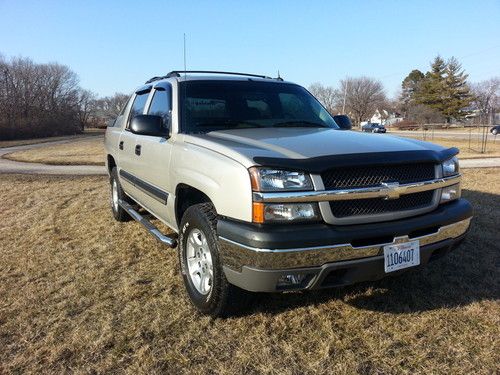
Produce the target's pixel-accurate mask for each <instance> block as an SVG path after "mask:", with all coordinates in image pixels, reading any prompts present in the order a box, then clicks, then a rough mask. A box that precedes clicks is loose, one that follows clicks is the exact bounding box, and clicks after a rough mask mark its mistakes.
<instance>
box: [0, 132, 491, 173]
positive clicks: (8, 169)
mask: <svg viewBox="0 0 500 375" xmlns="http://www.w3.org/2000/svg"><path fill="white" fill-rule="evenodd" d="M91 137H93V136H91ZM86 138H89V137H79V138H76V139H78V140H80V139H86ZM74 141H75V138H74V137H71V138H68V139H65V140H60V141H54V142H45V143H37V144H33V145H24V146H14V147H4V148H0V173H25V174H53V175H77V176H79V175H82V176H84V175H105V174H106V169H105V167H103V166H98V165H48V164H40V163H25V162H19V161H13V160H8V159H4V158H2V156H3V155H5V154H8V153H11V152H15V151H22V150H30V149H36V148H40V147H45V146H53V145H59V144H64V143H69V142H74ZM460 167H461V168H490V167H500V158H482V159H462V160H460Z"/></svg>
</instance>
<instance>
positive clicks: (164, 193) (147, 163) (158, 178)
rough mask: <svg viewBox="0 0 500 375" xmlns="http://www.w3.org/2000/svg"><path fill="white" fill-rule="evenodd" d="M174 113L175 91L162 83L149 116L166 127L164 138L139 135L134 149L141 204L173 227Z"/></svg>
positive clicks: (153, 98)
mask: <svg viewBox="0 0 500 375" xmlns="http://www.w3.org/2000/svg"><path fill="white" fill-rule="evenodd" d="M171 110H172V87H171V86H170V84H169V83H166V82H161V83H159V84H158V85H156V86H155V88H154V90H153V93H152V99H151V101H150V104H149V108H148V110H147V114H149V115H156V116H161V117H162V118H163V125H164V127H165V135H164V136H163V137H155V136H147V135H138V136H137V138H136V140H135V143H136V144H135V147H136V148H139V149H140V156H139V157H138V158H137V162H138V164H137V166H138V168H137V174H136V177H137V180H136V184H137V186H139V188H140V189H141V196H140V200H141V202H143V204H144V205H145V206H146V207H148V209H149V210H150V211H152V213H154V214H155V216H157V217H158V218H160V219H162V220H163V221H164V222H166V223H167V224H169V223H173V222H174V218H173V217H172V216H173V215H172V214H173V211H174V210H173V205H174V202H173V201H172V198H173V196H172V195H171V193H172V189H173V187H172V186H171V184H170V181H169V169H170V159H171V158H170V155H171V152H172V141H171V139H170V137H169V134H170V130H171V129H170V128H171V126H170V124H171V122H172V121H171ZM167 206H168V208H167Z"/></svg>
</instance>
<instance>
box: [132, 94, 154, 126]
mask: <svg viewBox="0 0 500 375" xmlns="http://www.w3.org/2000/svg"><path fill="white" fill-rule="evenodd" d="M148 96H149V92H145V93H141V94H138V95H136V96H135V99H134V102H133V103H132V107H131V108H130V114H129V116H128V124H127V128H128V127H129V126H130V120H132V119H133V118H134V117H135V116H137V115H142V113H143V111H144V106H145V105H146V101H147V100H148Z"/></svg>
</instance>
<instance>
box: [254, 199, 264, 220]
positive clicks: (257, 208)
mask: <svg viewBox="0 0 500 375" xmlns="http://www.w3.org/2000/svg"><path fill="white" fill-rule="evenodd" d="M252 221H253V222H254V223H258V224H262V223H263V222H264V203H257V202H253V204H252Z"/></svg>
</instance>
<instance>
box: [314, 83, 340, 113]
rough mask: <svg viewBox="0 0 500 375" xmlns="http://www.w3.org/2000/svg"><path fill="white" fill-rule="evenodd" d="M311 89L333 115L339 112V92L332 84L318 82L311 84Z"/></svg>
mask: <svg viewBox="0 0 500 375" xmlns="http://www.w3.org/2000/svg"><path fill="white" fill-rule="evenodd" d="M309 91H310V92H311V94H313V95H314V96H315V97H316V99H318V100H319V101H320V102H321V104H323V105H324V106H325V108H326V110H327V111H328V112H330V113H331V114H332V115H334V114H336V113H338V112H339V110H338V106H337V103H338V100H339V98H338V93H337V91H336V90H335V89H334V88H333V87H331V86H323V85H322V84H321V83H319V82H316V83H313V84H312V85H311V86H309Z"/></svg>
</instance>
